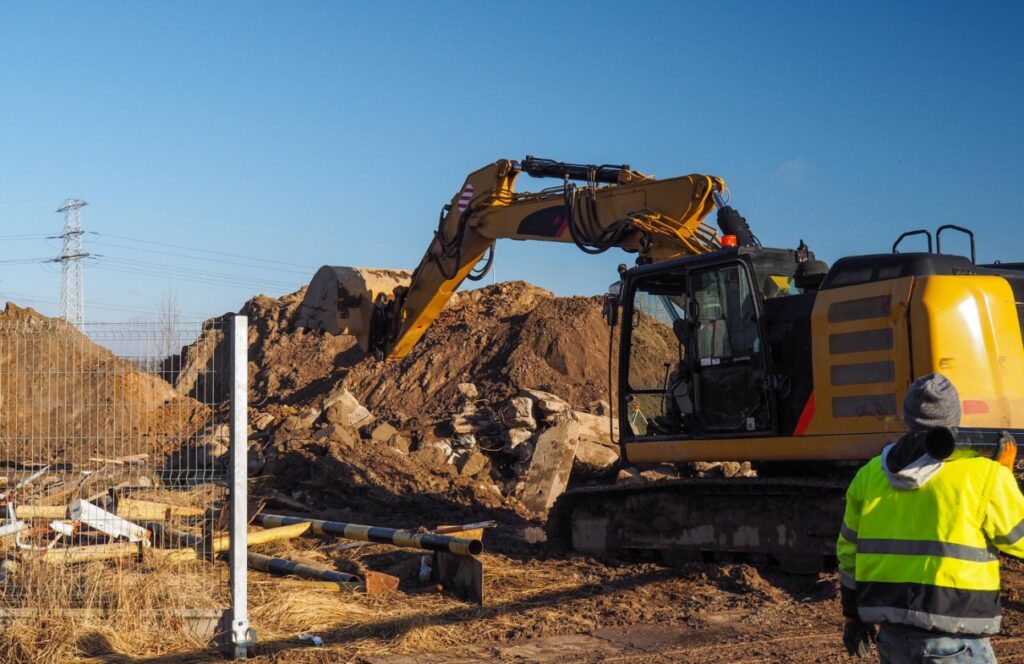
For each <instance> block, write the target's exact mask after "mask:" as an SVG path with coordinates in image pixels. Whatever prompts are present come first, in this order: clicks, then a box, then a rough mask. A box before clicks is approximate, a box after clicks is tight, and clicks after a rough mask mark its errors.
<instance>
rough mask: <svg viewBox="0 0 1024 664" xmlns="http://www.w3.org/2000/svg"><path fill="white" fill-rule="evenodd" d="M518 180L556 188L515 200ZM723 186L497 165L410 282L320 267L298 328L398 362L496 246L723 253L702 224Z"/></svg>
mask: <svg viewBox="0 0 1024 664" xmlns="http://www.w3.org/2000/svg"><path fill="white" fill-rule="evenodd" d="M523 173H526V174H527V175H531V176H533V177H538V178H557V179H559V180H561V183H560V185H557V186H555V187H551V188H548V189H543V190H540V191H536V192H519V193H517V192H515V190H514V185H515V182H516V179H517V178H518V177H519V176H520V175H521V174H523ZM577 183H579V184H577ZM724 188H725V183H724V182H723V181H722V180H721V179H720V178H717V177H713V176H708V175H697V174H694V175H685V176H681V177H674V178H669V179H665V180H655V179H654V178H652V177H649V176H646V175H644V174H642V173H639V172H637V171H633V170H631V169H630V168H629V167H628V166H610V165H606V166H588V165H578V164H566V163H562V162H556V161H551V160H547V159H535V158H533V157H527V158H526V159H524V160H523V161H522V162H516V161H511V160H507V159H502V160H499V161H496V162H494V163H493V164H490V165H488V166H485V167H483V168H481V169H479V170H477V171H474V172H473V173H470V174H469V176H468V177H467V178H466V180H465V182H464V183H463V185H462V187H461V188H460V189H459V191H458V192H457V193H456V194H455V196H454V197H452V200H451V202H450V203H449V204H447V205H445V206H444V208H443V209H442V212H441V217H440V220H439V223H438V228H437V231H436V232H435V233H434V239H433V240H432V241H431V243H430V246H429V247H428V248H427V251H426V253H425V254H424V256H423V259H422V260H421V261H420V264H419V266H417V268H416V270H415V271H413V273H412V274H411V276H410V275H408V273H401V272H396V271H387V270H363V269H357V268H339V267H331V266H325V267H322V268H321V269H320V270H319V271H318V272H317V274H316V276H314V278H313V281H312V282H311V283H310V287H309V289H308V290H307V292H306V296H305V298H304V299H303V302H302V305H301V307H300V311H299V316H298V324H299V325H301V326H304V327H308V328H314V329H324V330H327V331H329V332H331V333H333V334H342V333H347V334H352V335H355V336H356V337H357V338H358V340H359V343H360V345H361V346H362V347H363V348H364V349H366V350H370V351H372V352H374V353H376V354H377V355H380V356H384V357H388V358H394V359H397V358H401V357H404V356H405V355H407V354H408V353H409V351H410V350H412V348H413V346H415V344H416V342H417V341H418V340H419V339H420V337H421V336H423V334H424V332H426V330H427V328H428V327H429V326H430V324H431V323H432V322H433V321H434V319H435V318H437V316H438V314H439V313H440V312H441V310H442V309H443V308H444V306H445V304H446V303H447V302H448V300H449V298H451V296H452V293H454V292H455V290H456V289H457V288H458V287H459V285H460V284H461V283H462V282H463V281H464V280H466V279H479V278H481V277H482V276H483V274H485V273H486V271H487V268H489V266H490V261H491V260H492V259H493V251H494V242H495V240H498V239H503V238H511V239H514V240H542V241H548V242H572V243H575V244H576V245H577V246H578V247H579V248H580V249H581V250H583V251H585V252H587V253H601V252H603V251H606V250H607V249H610V248H612V247H617V248H619V249H623V250H625V251H628V252H634V253H637V254H638V257H637V262H638V263H650V262H657V261H662V260H667V259H671V258H676V257H680V256H686V255H694V254H701V253H705V252H709V251H714V250H716V249H718V248H719V242H718V236H717V234H716V231H715V230H714V229H713V228H712V227H710V226H708V225H707V224H705V223H704V218H705V217H706V216H707V215H708V213H709V212H711V210H712V209H713V208H714V207H715V199H716V198H717V197H716V194H718V193H720V192H722V191H723V190H724ZM719 200H720V199H719ZM481 264H482V268H480V269H479V270H477V269H476V268H477V267H478V266H479V265H481Z"/></svg>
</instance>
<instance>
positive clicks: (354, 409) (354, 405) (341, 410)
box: [324, 388, 373, 429]
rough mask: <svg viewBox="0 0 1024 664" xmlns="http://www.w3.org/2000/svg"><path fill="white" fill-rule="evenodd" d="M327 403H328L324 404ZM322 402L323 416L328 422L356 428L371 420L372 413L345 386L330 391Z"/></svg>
mask: <svg viewBox="0 0 1024 664" xmlns="http://www.w3.org/2000/svg"><path fill="white" fill-rule="evenodd" d="M328 403H329V404H330V405H326V404H328ZM324 404H325V407H324V411H325V417H326V419H327V422H328V423H330V424H340V425H342V426H345V427H349V428H350V429H358V428H359V427H361V426H365V425H367V424H369V423H370V422H372V421H373V414H372V413H370V411H369V410H367V409H366V407H365V406H363V404H361V403H359V400H358V399H356V398H355V396H354V395H353V394H352V393H351V392H349V391H348V390H347V389H345V388H342V389H340V390H336V391H335V392H332V393H331V395H330V396H329V397H328V398H327V399H326V400H325V401H324Z"/></svg>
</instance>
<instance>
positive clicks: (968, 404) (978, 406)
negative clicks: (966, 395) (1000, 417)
mask: <svg viewBox="0 0 1024 664" xmlns="http://www.w3.org/2000/svg"><path fill="white" fill-rule="evenodd" d="M963 412H964V415H983V414H985V413H987V412H988V402H987V401H976V400H974V399H966V400H965V401H964V408H963Z"/></svg>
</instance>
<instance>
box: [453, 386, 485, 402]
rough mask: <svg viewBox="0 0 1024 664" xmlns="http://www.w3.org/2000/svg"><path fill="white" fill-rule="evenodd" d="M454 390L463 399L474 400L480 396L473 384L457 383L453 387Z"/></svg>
mask: <svg viewBox="0 0 1024 664" xmlns="http://www.w3.org/2000/svg"><path fill="white" fill-rule="evenodd" d="M455 389H457V390H458V391H459V394H461V395H462V398H464V399H476V398H477V397H478V396H480V392H479V391H478V390H477V389H476V385H474V384H473V383H459V384H458V385H456V386H455Z"/></svg>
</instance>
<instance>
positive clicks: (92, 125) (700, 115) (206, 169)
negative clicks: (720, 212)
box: [0, 2, 1024, 321]
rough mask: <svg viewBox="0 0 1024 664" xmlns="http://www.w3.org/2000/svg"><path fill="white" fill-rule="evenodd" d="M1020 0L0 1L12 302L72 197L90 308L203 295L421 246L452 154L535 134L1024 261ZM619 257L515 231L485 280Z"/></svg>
mask: <svg viewBox="0 0 1024 664" xmlns="http://www.w3.org/2000/svg"><path fill="white" fill-rule="evenodd" d="M1019 7H1020V5H1015V4H990V3H973V4H970V5H967V4H964V3H962V4H960V5H956V4H951V3H936V2H927V3H926V2H915V3H906V4H900V5H894V4H891V3H878V2H856V3H854V2H850V3H787V4H781V3H760V2H759V3H753V2H751V3H729V2H724V3H714V4H710V5H709V4H707V3H683V2H679V3H643V2H639V3H629V4H623V3H620V2H619V3H613V2H571V3H540V2H538V3H533V2H525V3H516V4H515V5H507V4H498V3H481V2H475V3H455V2H444V3H412V2H407V3H401V2H379V3H345V2H324V3H319V2H295V3H269V2H251V3H228V2H218V3H189V2H178V3H162V4H157V3H123V4H119V3H113V2H106V3H83V2H74V3H21V4H11V3H6V4H2V5H0V90H2V97H0V238H4V239H2V240H0V243H2V246H3V247H4V249H5V251H4V252H3V254H4V255H3V256H0V301H2V300H4V299H10V300H12V301H15V302H18V303H19V304H31V305H33V306H36V307H37V308H39V309H41V310H43V311H44V312H47V313H55V312H56V311H57V307H56V301H57V297H58V292H59V276H58V274H57V271H56V269H55V266H53V265H39V264H36V263H31V262H30V263H24V264H11V263H4V262H3V261H4V260H8V261H10V260H16V259H28V258H37V257H44V256H52V255H56V253H57V249H58V244H59V243H57V242H56V241H54V240H47V239H45V238H42V237H28V238H23V239H14V238H12V236H23V235H29V236H41V235H56V234H57V233H58V232H59V230H60V226H61V223H62V219H61V216H60V215H58V214H56V213H55V212H54V210H56V208H57V207H59V205H60V203H61V202H62V201H63V200H64V199H65V198H68V197H78V198H82V199H85V200H87V201H89V202H90V205H89V206H88V207H86V208H85V209H84V210H83V222H84V224H85V226H86V228H87V229H88V230H91V231H95V232H97V233H100V235H90V236H86V240H87V242H86V246H87V249H89V250H90V251H93V252H95V253H97V254H102V255H103V258H102V259H99V260H97V261H96V262H94V263H93V264H91V265H89V267H87V269H86V272H85V282H86V315H87V318H88V319H90V320H110V321H115V320H125V319H130V318H134V317H142V318H146V317H151V313H152V312H153V311H154V310H155V309H156V308H157V305H158V303H159V300H160V298H161V296H162V294H163V292H164V291H165V290H166V289H167V288H168V287H169V285H173V286H174V287H175V288H176V289H177V291H178V298H179V301H180V302H181V308H182V309H183V310H184V311H185V312H186V314H188V315H189V316H190V317H205V316H208V315H213V314H219V313H223V312H225V311H229V310H237V309H238V307H239V306H240V305H241V304H242V303H243V302H244V300H245V299H247V298H248V297H250V296H251V295H253V294H255V293H258V292H265V293H268V294H271V295H279V294H281V293H284V292H287V291H290V290H294V289H295V288H297V287H299V286H300V285H301V284H302V283H304V282H305V281H307V280H308V278H309V277H310V276H311V275H312V273H313V272H314V271H315V269H316V267H317V266H319V265H321V264H324V263H330V264H337V265H366V266H382V267H404V268H412V267H413V266H415V265H416V263H418V261H419V260H420V258H421V256H422V254H423V251H424V249H425V248H426V246H427V243H428V242H429V240H430V238H431V234H432V231H433V229H434V227H435V225H436V221H437V213H438V210H439V208H440V206H441V205H442V203H444V202H446V201H447V200H449V199H450V198H451V196H452V195H453V194H454V193H455V191H457V190H458V189H459V187H460V185H461V183H462V180H463V178H464V176H465V175H466V173H468V172H469V171H471V170H474V169H475V168H477V167H479V166H481V165H483V164H486V163H488V162H490V161H493V160H494V159H497V158H513V159H519V158H522V157H523V156H525V155H526V154H533V155H536V156H543V157H551V158H555V159H560V160H564V161H575V162H594V163H609V162H615V163H629V164H631V165H632V166H633V167H634V168H637V169H639V170H642V171H644V172H647V173H653V174H655V175H657V176H661V177H668V176H671V175H679V174H685V173H690V172H703V173H710V174H715V175H719V176H722V177H723V178H725V180H726V182H727V183H728V184H729V186H730V189H731V191H732V201H733V203H734V204H735V205H736V206H737V207H738V208H739V209H740V210H741V212H742V213H743V214H744V215H745V216H746V217H747V219H748V220H749V221H750V223H751V225H752V226H753V227H754V229H755V232H756V233H757V234H758V235H759V237H760V238H761V239H762V241H764V243H765V244H768V245H772V246H784V247H791V246H795V245H796V244H797V242H798V241H799V240H800V239H804V240H805V241H806V242H807V243H808V244H809V245H811V247H812V249H814V250H815V251H816V252H817V254H818V255H819V256H820V257H822V258H824V259H826V260H829V261H831V260H834V259H835V258H837V257H839V256H841V255H844V254H849V253H870V252H878V251H886V250H887V249H888V247H889V246H890V245H891V243H892V241H893V240H894V239H895V237H896V236H897V235H898V234H899V232H901V231H902V230H906V229H909V228H919V227H928V228H934V227H936V226H938V225H940V224H943V223H958V224H964V225H968V226H971V227H973V228H974V229H975V230H976V231H977V233H978V249H979V258H980V259H984V260H993V259H1002V260H1024V256H1022V255H1021V254H1022V251H1021V247H1022V246H1024V225H1022V223H1021V222H1022V221H1024V188H1022V187H1021V183H1022V176H1024V149H1022V148H1024V129H1022V128H1021V118H1022V116H1024V50H1022V49H1021V48H1020V46H1019V25H1020V23H1021V18H1022V14H1024V11H1022V10H1021V9H1020V8H1019ZM536 183H537V181H531V180H530V179H529V178H524V179H521V180H520V188H525V187H529V186H531V185H535V184H536ZM194 249H198V250H202V251H203V252H221V253H200V252H197V251H194ZM156 252H161V253H156ZM222 253H229V254H233V255H234V256H224V255H222ZM186 256H190V257H186ZM628 260H629V257H628V256H627V255H625V254H620V253H616V252H614V251H611V252H608V253H607V254H606V255H603V256H600V257H591V256H586V255H583V254H582V253H581V252H578V250H576V249H575V248H574V247H572V246H571V245H545V244H542V243H512V242H504V243H499V246H498V250H497V259H496V275H497V278H498V279H501V280H504V279H513V278H516V279H527V280H530V281H532V282H534V283H537V284H539V285H541V286H544V287H546V288H549V289H551V290H554V291H555V292H557V293H559V294H573V293H580V294H592V293H597V292H601V291H602V290H604V289H605V287H606V286H607V284H608V283H609V282H610V281H612V280H613V279H614V274H615V272H614V266H615V265H616V264H617V263H619V262H626V261H628ZM269 261H276V262H274V263H271V262H269ZM211 273H215V274H216V275H226V276H212V275H211ZM115 307H120V308H115Z"/></svg>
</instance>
